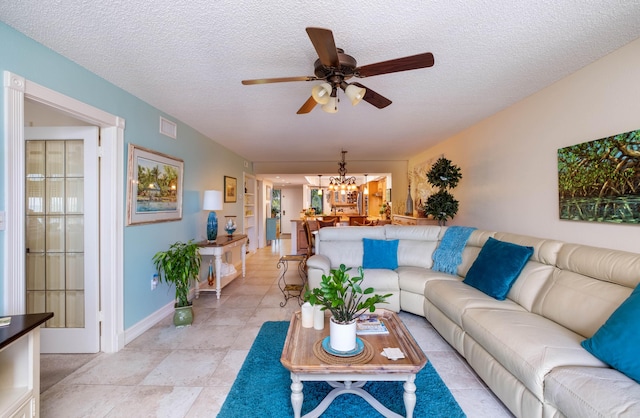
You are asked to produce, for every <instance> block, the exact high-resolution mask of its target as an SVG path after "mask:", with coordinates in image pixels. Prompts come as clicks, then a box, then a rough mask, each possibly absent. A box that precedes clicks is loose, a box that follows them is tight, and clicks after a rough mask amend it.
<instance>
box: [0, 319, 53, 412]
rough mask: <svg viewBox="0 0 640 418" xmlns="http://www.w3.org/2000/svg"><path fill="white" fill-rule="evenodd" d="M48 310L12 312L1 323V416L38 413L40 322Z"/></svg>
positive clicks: (43, 320) (43, 321)
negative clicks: (31, 312) (9, 319)
mask: <svg viewBox="0 0 640 418" xmlns="http://www.w3.org/2000/svg"><path fill="white" fill-rule="evenodd" d="M50 318H53V314H52V313H51V312H48V313H37V314H27V315H13V316H11V323H10V324H9V325H6V326H3V327H0V388H2V389H0V416H2V417H23V416H24V417H38V416H40V325H42V324H44V323H45V322H46V321H47V320H48V319H50Z"/></svg>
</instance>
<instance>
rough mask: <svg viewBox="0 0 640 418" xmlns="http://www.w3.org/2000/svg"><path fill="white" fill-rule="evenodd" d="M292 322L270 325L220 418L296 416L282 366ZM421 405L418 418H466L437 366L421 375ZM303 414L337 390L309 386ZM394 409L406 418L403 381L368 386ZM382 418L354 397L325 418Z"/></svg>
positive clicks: (334, 407) (338, 402)
mask: <svg viewBox="0 0 640 418" xmlns="http://www.w3.org/2000/svg"><path fill="white" fill-rule="evenodd" d="M288 328H289V322H287V321H280V322H265V323H264V325H263V326H262V328H261V329H260V332H259V333H258V336H257V337H256V339H255V341H254V342H253V345H252V346H251V350H250V351H249V354H248V355H247V358H246V359H245V361H244V364H243V365H242V369H240V372H239V373H238V377H237V378H236V381H235V382H234V383H233V386H232V387H231V391H230V392H229V395H228V396H227V399H226V400H225V402H224V405H222V409H221V410H220V413H219V414H218V418H238V417H261V418H267V417H273V418H282V417H292V416H293V408H292V407H291V388H290V386H291V378H290V375H289V371H288V370H287V369H285V368H284V366H282V364H281V363H280V355H281V354H282V348H283V347H284V340H285V337H286V336H287V330H288ZM415 383H416V386H417V390H416V396H417V398H418V399H417V403H416V407H415V409H414V413H413V416H414V417H416V418H419V417H443V418H444V417H446V418H455V417H464V416H465V414H464V413H463V412H462V410H461V409H460V407H459V406H458V404H457V403H456V401H455V399H454V398H453V396H452V395H451V392H449V390H448V389H447V387H446V386H445V384H444V383H443V382H442V379H440V376H438V373H436V371H435V370H434V369H433V367H432V366H431V363H427V365H426V366H425V367H424V368H423V369H422V370H421V371H420V373H418V375H417V376H416V381H415ZM303 384H304V390H303V393H304V403H303V405H302V415H304V414H306V413H308V412H310V411H311V410H313V408H315V407H316V406H317V405H318V404H319V403H320V401H322V399H323V398H324V397H325V395H326V394H327V393H329V391H330V390H331V389H332V388H331V387H330V386H329V385H328V384H327V383H325V382H303ZM364 388H365V389H366V390H367V391H368V392H369V393H371V394H372V395H373V396H374V397H375V398H376V399H378V400H379V401H380V402H382V404H383V405H385V406H386V407H387V408H389V409H390V410H392V411H394V412H396V413H398V414H400V415H402V416H405V415H406V413H405V409H404V402H403V399H402V394H403V393H404V389H403V388H402V382H370V383H367V384H366V385H365V387H364ZM379 416H381V415H380V413H378V412H377V411H376V410H375V409H373V407H371V405H369V404H368V403H367V402H366V401H365V400H364V399H362V398H360V397H359V396H356V395H352V394H343V395H340V396H339V397H337V398H336V399H335V400H334V401H333V403H332V404H331V405H330V406H329V408H328V409H327V410H326V411H325V412H324V413H323V414H322V417H325V418H346V417H348V418H358V417H362V418H371V417H379Z"/></svg>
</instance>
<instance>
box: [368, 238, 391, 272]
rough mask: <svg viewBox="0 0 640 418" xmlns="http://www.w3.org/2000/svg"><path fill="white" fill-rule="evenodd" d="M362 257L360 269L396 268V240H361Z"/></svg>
mask: <svg viewBox="0 0 640 418" xmlns="http://www.w3.org/2000/svg"><path fill="white" fill-rule="evenodd" d="M362 241H363V244H364V256H363V257H362V268H365V269H391V270H395V269H397V268H398V240H397V239H394V240H388V241H387V240H382V239H369V238H362Z"/></svg>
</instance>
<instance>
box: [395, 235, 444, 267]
mask: <svg viewBox="0 0 640 418" xmlns="http://www.w3.org/2000/svg"><path fill="white" fill-rule="evenodd" d="M442 229H443V228H441V227H439V226H435V225H414V226H405V225H385V226H384V231H385V234H386V239H397V240H399V241H400V242H399V243H398V266H411V267H422V268H425V269H430V268H431V266H432V265H433V259H432V256H431V255H432V254H433V252H434V251H435V250H436V248H437V247H438V243H439V242H440V235H441V230H442Z"/></svg>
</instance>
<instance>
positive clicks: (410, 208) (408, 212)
mask: <svg viewBox="0 0 640 418" xmlns="http://www.w3.org/2000/svg"><path fill="white" fill-rule="evenodd" d="M404 214H405V215H408V216H413V199H412V198H411V186H409V190H408V192H407V203H406V208H405V212H404Z"/></svg>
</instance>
